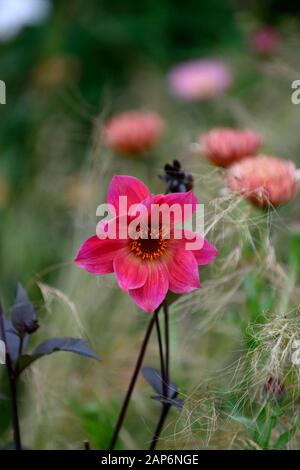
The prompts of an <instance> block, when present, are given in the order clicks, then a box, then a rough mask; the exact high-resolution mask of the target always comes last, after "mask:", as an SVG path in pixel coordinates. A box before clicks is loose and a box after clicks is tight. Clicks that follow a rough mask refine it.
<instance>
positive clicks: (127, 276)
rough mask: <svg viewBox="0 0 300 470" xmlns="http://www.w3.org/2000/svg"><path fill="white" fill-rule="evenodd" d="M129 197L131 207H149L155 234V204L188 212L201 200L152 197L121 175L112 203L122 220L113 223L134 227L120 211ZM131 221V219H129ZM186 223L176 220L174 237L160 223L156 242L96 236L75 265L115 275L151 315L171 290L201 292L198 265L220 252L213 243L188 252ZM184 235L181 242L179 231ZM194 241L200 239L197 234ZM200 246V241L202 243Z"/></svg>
mask: <svg viewBox="0 0 300 470" xmlns="http://www.w3.org/2000/svg"><path fill="white" fill-rule="evenodd" d="M125 195H126V196H127V198H128V207H130V205H131V204H141V203H142V204H143V207H146V213H145V221H146V226H143V230H145V229H146V230H149V226H150V221H151V217H152V207H153V206H152V204H157V205H159V206H162V205H164V206H163V207H164V208H168V207H170V206H172V205H174V204H178V205H180V206H181V207H183V205H184V204H191V205H192V208H193V210H195V209H196V204H197V199H196V197H195V195H194V194H193V192H192V191H189V192H186V193H172V194H168V195H164V194H158V195H153V194H151V193H150V191H149V189H148V188H147V186H145V185H144V183H142V182H141V181H140V180H138V179H137V178H134V177H132V176H115V177H114V178H113V179H112V181H111V183H110V186H109V190H108V196H107V202H108V203H109V204H112V205H113V206H114V207H115V209H116V213H117V214H118V215H117V220H116V219H111V220H110V221H109V222H108V224H110V223H117V224H120V223H125V224H128V223H129V221H130V216H128V214H124V213H123V212H122V213H121V212H120V208H119V196H125ZM125 216H126V217H125ZM127 216H128V217H127ZM178 222H180V220H177V219H176V218H175V216H174V218H173V219H172V225H171V227H170V229H171V230H170V237H168V238H166V237H165V227H164V226H163V225H162V224H161V223H160V224H159V226H158V228H157V236H156V238H154V237H152V236H150V237H149V238H142V236H141V237H138V238H136V239H133V238H131V237H130V236H129V233H128V225H126V228H127V237H126V238H125V239H121V238H119V237H118V233H117V236H116V239H108V238H107V239H100V238H98V237H97V236H96V235H95V236H92V237H91V238H89V239H88V240H86V241H85V242H84V243H83V245H82V246H81V248H80V250H79V252H78V254H77V257H76V259H75V262H76V263H77V264H78V265H79V266H81V267H82V268H83V269H85V270H86V271H88V272H90V273H92V274H109V273H112V272H114V274H115V276H116V279H117V281H118V284H119V286H120V287H121V289H123V290H125V291H128V292H129V294H130V296H131V297H132V298H133V300H134V301H135V302H136V304H137V305H139V306H140V307H141V308H142V309H144V310H145V311H146V312H149V313H150V312H153V311H154V310H155V309H156V308H157V307H159V305H160V304H161V303H162V302H163V300H164V298H165V297H166V295H167V292H168V290H170V291H172V292H175V293H187V292H191V291H192V290H194V289H197V288H199V287H200V280H199V270H198V265H204V264H208V263H210V262H211V261H212V260H213V259H214V258H215V256H216V254H217V250H216V249H215V247H214V246H213V245H211V244H210V243H209V242H208V241H207V240H201V242H202V243H201V244H200V246H201V248H199V249H197V250H196V249H195V250H191V249H187V248H186V242H187V238H188V236H189V235H190V232H189V233H188V232H187V231H185V230H184V229H176V228H175V225H176V224H177V223H178ZM176 230H181V233H180V238H178V232H177V235H176V237H175V231H176ZM193 237H194V239H197V237H199V235H197V234H196V233H195V234H193ZM199 241H200V240H199Z"/></svg>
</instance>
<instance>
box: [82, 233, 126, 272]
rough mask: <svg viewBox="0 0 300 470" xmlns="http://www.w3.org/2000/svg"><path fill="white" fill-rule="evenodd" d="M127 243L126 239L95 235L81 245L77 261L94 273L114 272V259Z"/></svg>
mask: <svg viewBox="0 0 300 470" xmlns="http://www.w3.org/2000/svg"><path fill="white" fill-rule="evenodd" d="M125 243H126V241H125V240H111V239H106V240H100V239H99V238H98V237H97V236H96V235H94V236H93V237H91V238H88V240H86V241H85V242H84V243H83V244H82V245H81V247H80V249H79V252H78V254H77V256H76V258H75V263H76V264H78V266H80V267H81V268H83V269H85V270H86V271H88V272H90V273H92V274H109V273H112V272H113V270H114V269H113V259H114V257H115V255H116V254H117V253H118V251H119V250H120V249H121V248H123V247H124V245H125Z"/></svg>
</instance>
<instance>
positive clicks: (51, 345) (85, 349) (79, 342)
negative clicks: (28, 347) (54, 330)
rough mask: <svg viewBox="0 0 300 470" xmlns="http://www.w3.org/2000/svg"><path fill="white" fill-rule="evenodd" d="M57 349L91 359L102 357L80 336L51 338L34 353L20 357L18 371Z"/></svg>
mask: <svg viewBox="0 0 300 470" xmlns="http://www.w3.org/2000/svg"><path fill="white" fill-rule="evenodd" d="M57 351H67V352H72V353H75V354H79V355H81V356H86V357H89V358H91V359H96V360H97V361H99V360H100V357H99V356H98V355H97V354H96V353H94V351H92V350H91V348H90V347H89V346H88V344H87V342H86V341H85V340H84V339H80V338H51V339H48V340H46V341H44V343H42V344H40V345H39V346H38V347H37V348H36V349H35V350H34V351H33V353H32V354H30V355H29V354H26V355H23V356H21V357H20V359H19V362H18V372H19V373H21V372H22V371H23V370H24V369H26V367H28V366H29V365H30V364H32V362H34V361H36V360H37V359H39V358H41V357H43V356H46V355H48V354H52V353H54V352H57Z"/></svg>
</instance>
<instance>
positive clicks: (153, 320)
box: [108, 307, 160, 450]
mask: <svg viewBox="0 0 300 470" xmlns="http://www.w3.org/2000/svg"><path fill="white" fill-rule="evenodd" d="M159 310H160V307H158V308H157V309H156V310H155V312H154V313H153V315H152V317H151V320H150V322H149V325H148V328H147V330H146V334H145V336H144V340H143V342H142V345H141V349H140V352H139V355H138V358H137V362H136V365H135V368H134V371H133V374H132V377H131V380H130V384H129V387H128V390H127V393H126V396H125V399H124V402H123V405H122V408H121V411H120V414H119V417H118V420H117V423H116V426H115V430H114V433H113V436H112V439H111V442H110V445H109V448H108V450H113V449H114V448H115V445H116V442H117V439H118V437H119V433H120V430H121V427H122V425H123V422H124V419H125V416H126V412H127V409H128V406H129V403H130V399H131V396H132V392H133V390H134V387H135V384H136V381H137V378H138V375H139V372H140V370H141V367H142V363H143V359H144V356H145V353H146V349H147V346H148V342H149V339H150V336H151V333H152V330H153V327H154V325H155V323H156V321H157V316H158V312H159Z"/></svg>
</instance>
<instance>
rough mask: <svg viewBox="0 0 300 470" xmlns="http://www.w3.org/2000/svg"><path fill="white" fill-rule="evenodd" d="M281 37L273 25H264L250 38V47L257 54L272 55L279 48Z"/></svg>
mask: <svg viewBox="0 0 300 470" xmlns="http://www.w3.org/2000/svg"><path fill="white" fill-rule="evenodd" d="M279 42H280V37H279V33H278V31H277V30H276V29H275V28H273V27H272V26H262V27H261V28H259V29H257V30H256V31H254V32H253V33H252V34H251V35H250V38H249V43H250V47H251V49H252V50H253V52H254V53H255V54H258V55H261V56H270V55H272V54H273V53H274V52H275V51H276V49H277V48H278V45H279Z"/></svg>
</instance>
